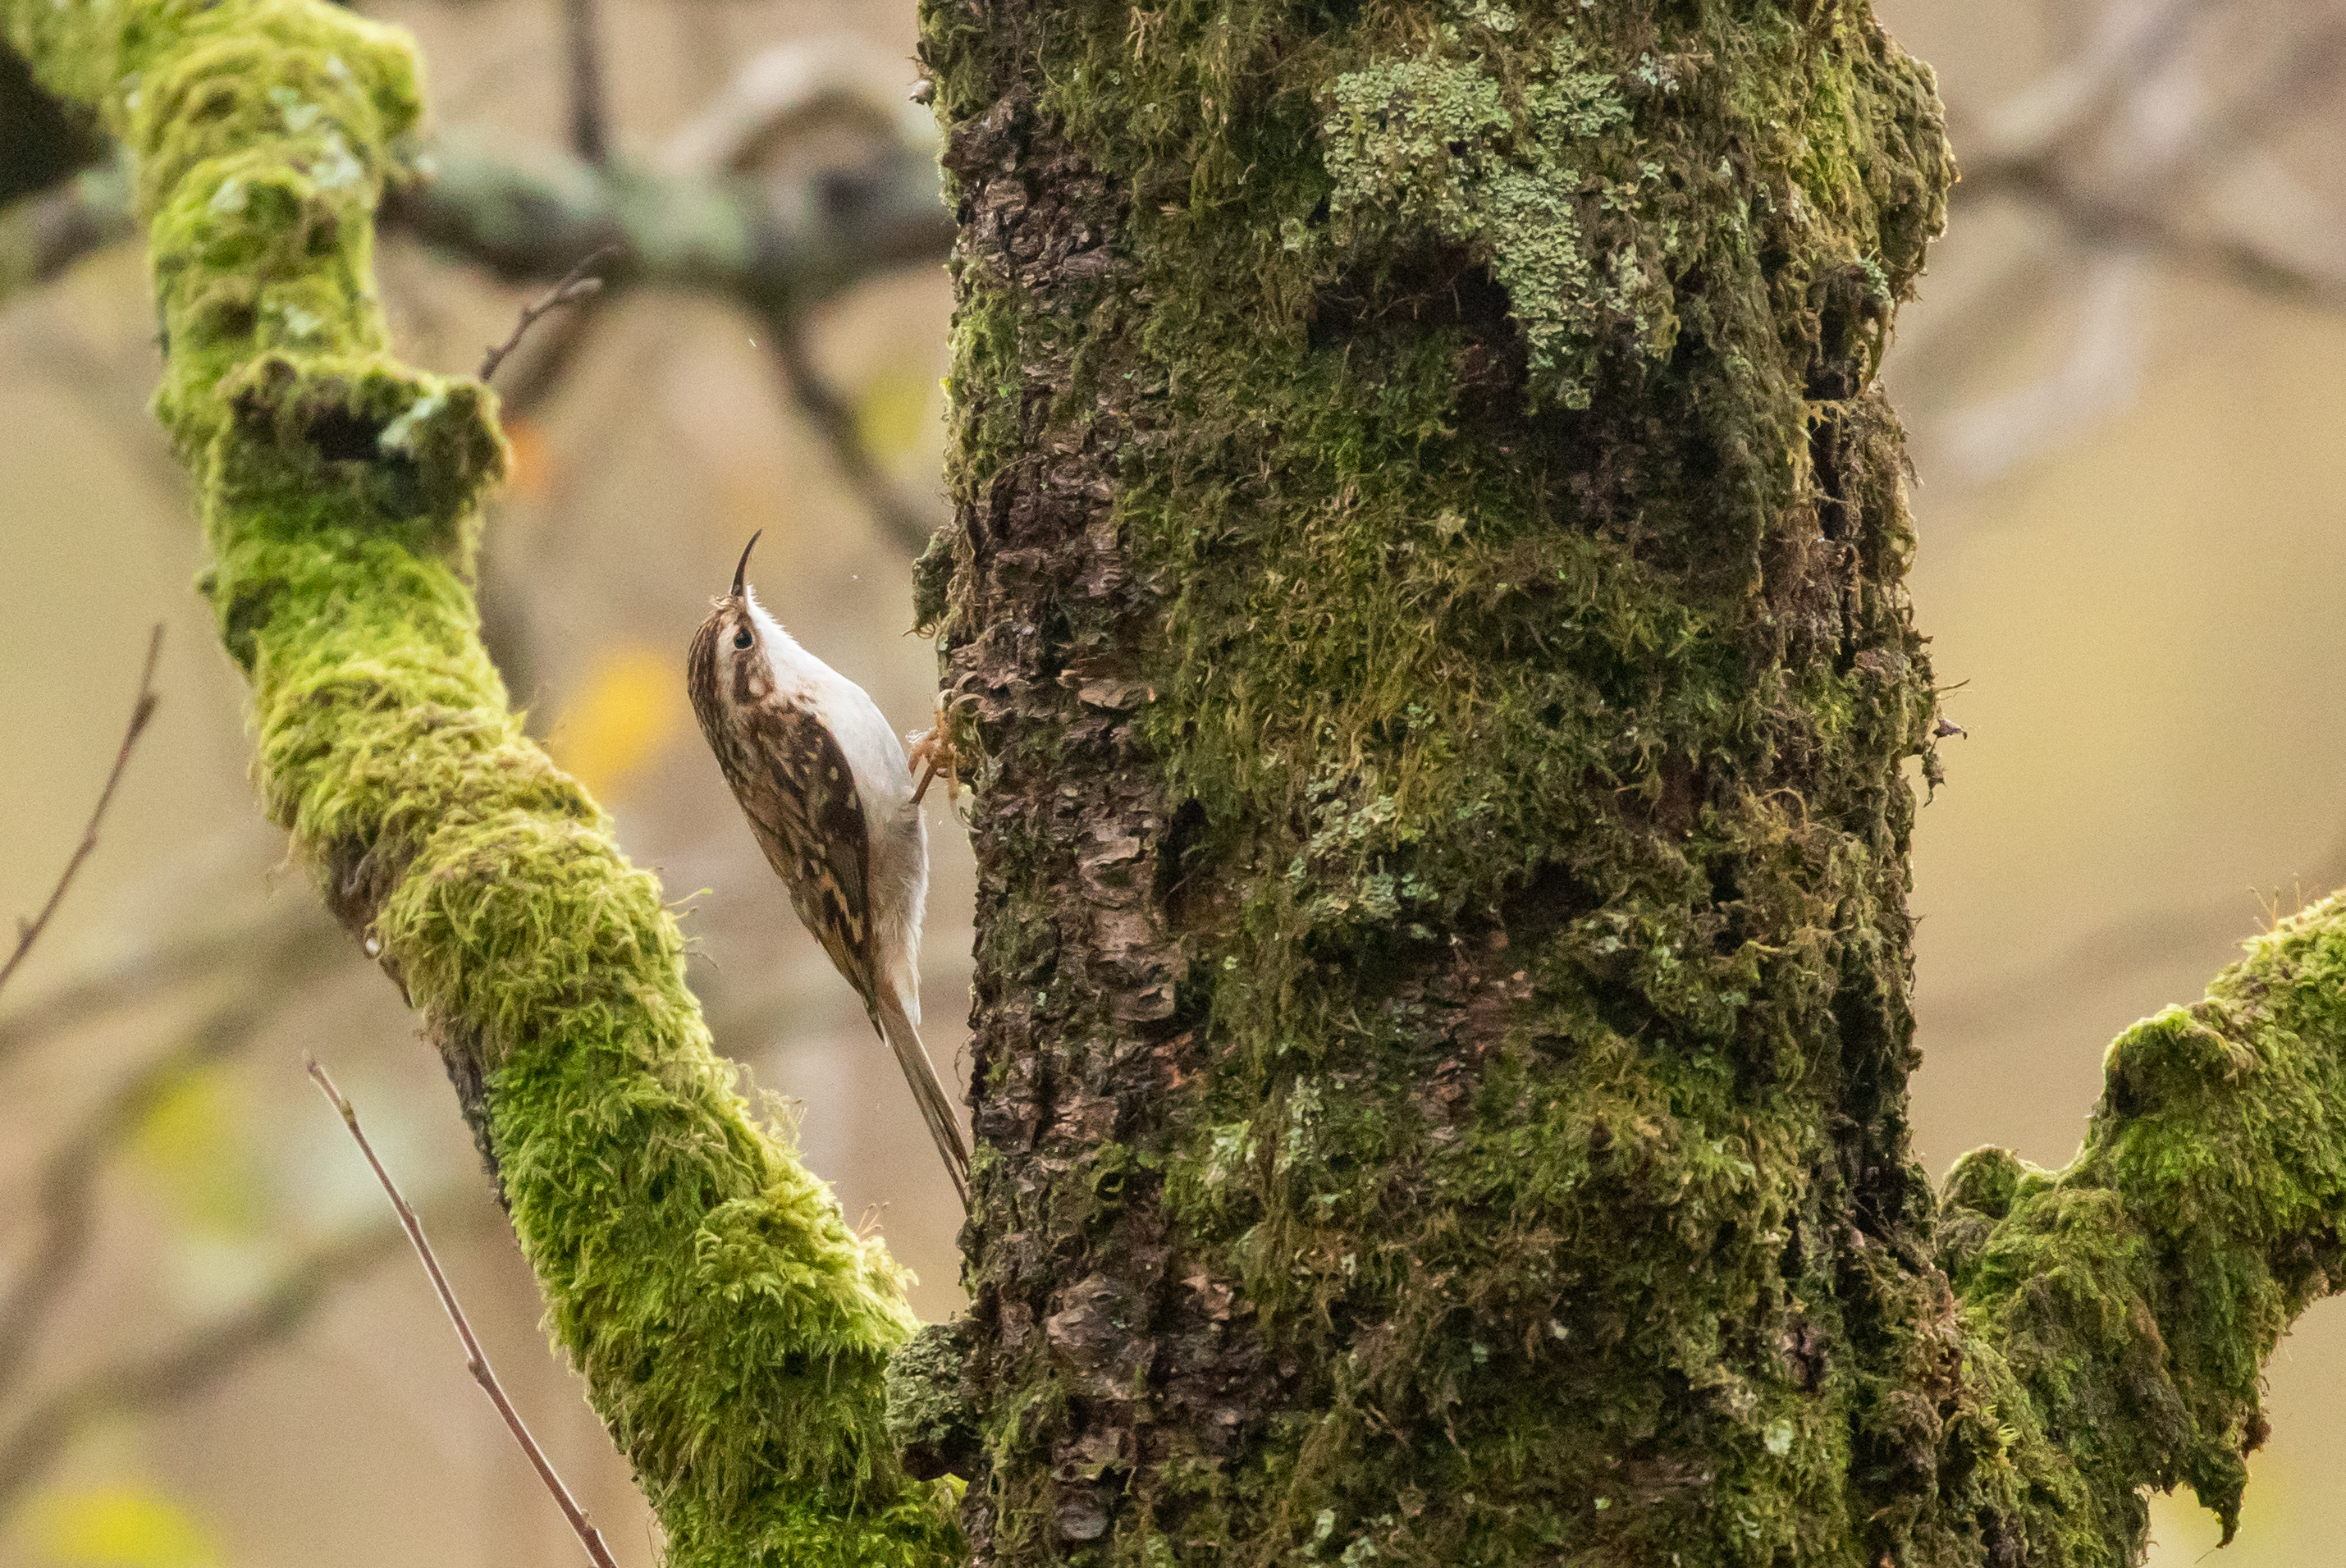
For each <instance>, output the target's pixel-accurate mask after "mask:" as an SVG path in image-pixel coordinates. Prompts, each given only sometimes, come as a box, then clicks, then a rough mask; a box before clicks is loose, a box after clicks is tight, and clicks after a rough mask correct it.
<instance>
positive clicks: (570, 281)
mask: <svg viewBox="0 0 2346 1568" xmlns="http://www.w3.org/2000/svg"><path fill="white" fill-rule="evenodd" d="M618 253H619V248H618V247H617V246H616V245H606V246H604V247H603V248H602V249H599V250H597V251H596V252H595V253H594V254H592V255H590V256H588V257H587V258H586V260H584V261H581V262H580V263H578V265H577V266H576V267H573V268H572V269H570V270H569V271H567V272H566V273H564V274H563V275H562V280H561V281H560V282H557V283H556V284H555V286H554V287H553V288H552V289H550V290H547V291H546V293H545V294H544V295H542V296H540V297H539V298H538V299H537V300H534V301H533V302H531V303H529V304H526V305H524V306H523V307H522V308H521V319H520V320H519V321H515V323H514V330H513V331H511V332H510V333H508V334H506V337H505V341H504V342H502V343H499V344H498V345H497V346H496V347H495V348H494V349H491V350H490V351H488V353H487V355H486V356H485V357H484V359H483V360H482V361H481V369H480V372H479V379H480V380H481V381H483V382H486V381H488V380H489V378H490V377H492V376H494V375H495V374H496V373H497V367H498V366H499V365H501V364H503V363H505V356H506V355H507V354H510V353H512V352H513V351H514V350H515V349H516V348H518V347H520V346H521V341H522V339H523V337H524V336H525V335H526V334H527V333H528V331H529V329H530V328H531V326H532V325H534V324H535V322H536V321H537V319H538V318H539V317H540V316H543V315H545V314H546V312H547V311H558V310H560V309H561V308H562V307H563V306H565V305H574V304H576V303H577V302H578V301H579V300H586V299H591V298H593V297H594V296H595V295H597V294H599V293H601V292H602V291H603V280H601V279H600V278H590V277H588V276H587V275H586V274H587V273H588V272H589V271H591V270H593V269H594V268H595V267H596V266H597V264H598V263H600V262H604V261H607V260H610V259H611V258H612V257H614V256H617V254H618Z"/></svg>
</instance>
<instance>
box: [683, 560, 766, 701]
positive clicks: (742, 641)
mask: <svg viewBox="0 0 2346 1568" xmlns="http://www.w3.org/2000/svg"><path fill="white" fill-rule="evenodd" d="M764 534H765V530H764V529H762V528H761V529H760V530H759V531H758V532H757V533H755V534H752V535H750V543H749V544H748V545H745V546H743V547H742V550H741V559H740V562H739V565H736V566H735V567H734V568H733V586H732V588H731V590H730V591H729V592H728V593H727V594H726V595H725V596H724V597H722V598H719V599H711V600H710V601H709V618H708V619H707V620H704V621H702V622H701V623H700V629H699V631H697V632H695V633H693V635H692V652H691V654H690V655H689V656H688V657H687V659H686V663H685V680H686V684H687V685H688V687H689V688H690V691H691V695H692V707H693V711H694V712H695V713H697V714H698V715H699V718H700V722H701V725H702V727H703V728H707V729H709V730H710V731H711V733H712V734H713V733H714V729H715V727H716V726H718V725H719V724H721V723H722V722H724V720H725V718H726V717H727V715H728V714H729V713H730V712H732V711H735V710H738V709H739V708H745V707H749V706H750V705H752V704H755V703H758V702H760V701H763V700H764V699H765V697H767V695H768V694H769V693H770V691H771V690H772V689H773V683H774V675H773V667H772V665H771V664H770V662H769V660H768V657H767V649H766V647H765V645H766V643H767V641H768V640H769V639H770V638H772V637H776V636H780V635H781V628H780V627H779V626H776V625H774V622H773V617H772V616H769V615H767V614H766V612H765V611H764V610H763V609H761V608H760V606H759V605H758V598H757V595H756V594H755V593H753V592H752V591H751V590H750V585H749V581H748V573H749V570H750V551H752V550H754V549H756V548H757V547H758V541H759V539H760V537H762V536H763V535H764Z"/></svg>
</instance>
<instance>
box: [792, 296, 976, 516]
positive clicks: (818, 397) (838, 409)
mask: <svg viewBox="0 0 2346 1568" xmlns="http://www.w3.org/2000/svg"><path fill="white" fill-rule="evenodd" d="M763 336H764V337H765V339H766V341H767V342H768V344H769V345H770V347H771V349H772V351H773V355H774V362H775V364H776V365H777V366H779V367H780V370H781V372H782V386H783V390H784V391H785V392H788V393H789V394H790V402H792V404H794V405H795V406H796V407H797V409H798V411H799V412H800V413H801V414H802V415H804V416H805V417H806V421H807V423H809V424H811V425H812V426H814V428H815V433H817V434H818V435H820V436H821V437H822V440H823V444H824V445H825V446H827V447H829V448H830V450H831V461H832V463H835V464H836V465H837V466H838V469H839V473H840V477H841V478H842V479H844V480H846V481H847V484H848V487H849V488H850V489H852V490H853V491H854V492H855V495H856V499H857V500H858V501H860V502H862V504H863V509H864V510H865V511H866V512H869V513H870V514H872V520H873V521H874V522H876V523H878V524H880V526H881V528H882V531H884V532H885V533H886V534H887V535H888V537H889V538H890V539H892V540H893V541H894V542H895V543H896V544H897V545H900V546H901V547H902V548H903V549H904V550H906V551H908V552H909V553H911V554H912V555H916V556H917V555H920V553H921V552H922V551H923V550H925V549H927V548H928V547H929V536H930V535H932V534H933V533H934V532H935V531H936V522H935V519H934V518H933V516H931V515H930V514H927V513H925V512H924V511H923V508H921V507H920V506H919V505H917V504H914V502H913V500H912V499H911V497H910V496H908V495H907V494H905V492H904V490H903V486H901V485H899V484H897V483H896V481H895V480H894V479H893V478H892V477H891V476H890V475H889V473H887V472H886V470H884V469H883V468H882V467H881V465H880V461H879V459H878V458H876V457H874V456H873V455H872V448H871V446H870V445H869V444H868V443H866V442H865V441H864V439H863V433H862V430H861V429H859V428H858V427H857V424H856V419H855V410H854V409H853V408H852V407H851V406H850V405H849V403H848V402H847V400H846V399H845V398H844V397H842V396H841V394H840V392H839V389H838V388H836V387H834V386H833V385H831V382H830V380H829V379H828V378H827V377H825V376H824V375H823V373H822V372H821V369H820V368H819V367H818V366H817V365H816V364H815V362H814V356H813V355H812V354H811V352H809V351H808V349H807V343H806V336H805V333H804V331H803V330H802V329H801V324H800V321H799V318H798V317H797V315H796V314H794V313H792V312H789V311H778V312H776V313H774V314H772V315H770V316H768V317H767V318H766V325H765V331H764V333H763Z"/></svg>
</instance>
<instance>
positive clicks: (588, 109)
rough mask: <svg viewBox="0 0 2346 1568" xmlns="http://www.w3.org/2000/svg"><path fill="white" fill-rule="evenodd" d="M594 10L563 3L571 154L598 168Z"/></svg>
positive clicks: (602, 142)
mask: <svg viewBox="0 0 2346 1568" xmlns="http://www.w3.org/2000/svg"><path fill="white" fill-rule="evenodd" d="M562 32H563V43H564V44H565V46H566V48H567V52H568V54H569V56H570V150H571V151H573V152H575V153H576V154H577V155H578V156H579V157H580V158H585V159H586V161H587V162H588V163H591V164H594V165H596V166H597V167H598V168H599V167H600V166H602V165H604V164H606V163H608V162H610V160H611V144H610V137H609V135H608V133H607V131H606V130H605V129H604V116H603V25H602V18H601V17H600V16H599V15H597V5H596V0H562ZM481 379H482V380H483V381H486V380H487V379H488V378H487V377H486V376H484V377H482V378H481Z"/></svg>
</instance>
